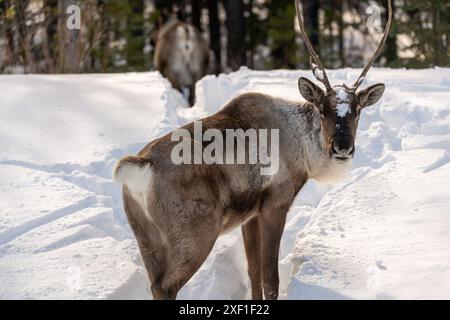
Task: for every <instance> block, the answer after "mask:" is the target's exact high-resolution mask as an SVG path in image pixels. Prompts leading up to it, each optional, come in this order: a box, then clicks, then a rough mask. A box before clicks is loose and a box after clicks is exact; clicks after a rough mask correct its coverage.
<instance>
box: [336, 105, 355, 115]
mask: <svg viewBox="0 0 450 320" xmlns="http://www.w3.org/2000/svg"><path fill="white" fill-rule="evenodd" d="M336 113H337V115H338V117H341V118H345V116H346V115H347V114H349V113H352V110H351V109H350V106H349V104H348V103H338V104H337V106H336Z"/></svg>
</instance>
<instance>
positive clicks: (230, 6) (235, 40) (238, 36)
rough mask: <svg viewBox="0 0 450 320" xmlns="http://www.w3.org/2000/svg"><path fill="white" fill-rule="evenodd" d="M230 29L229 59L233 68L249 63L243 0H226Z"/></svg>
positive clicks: (229, 64) (229, 63)
mask: <svg viewBox="0 0 450 320" xmlns="http://www.w3.org/2000/svg"><path fill="white" fill-rule="evenodd" d="M224 5H225V11H226V15H227V20H226V26H227V31H228V43H227V60H228V67H229V68H230V69H231V70H237V69H239V67H241V66H244V65H247V59H246V52H245V35H246V33H245V18H244V1H243V0H225V3H224Z"/></svg>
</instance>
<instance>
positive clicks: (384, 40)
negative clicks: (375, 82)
mask: <svg viewBox="0 0 450 320" xmlns="http://www.w3.org/2000/svg"><path fill="white" fill-rule="evenodd" d="M388 2H389V3H388V7H389V9H388V11H389V13H388V16H389V17H388V21H387V24H386V27H385V29H384V34H383V38H382V39H381V42H380V44H379V45H378V48H377V50H376V51H375V53H374V55H373V56H372V58H371V59H370V61H369V63H368V64H367V65H366V66H365V67H364V70H363V71H362V73H361V75H360V76H359V78H358V80H356V82H355V84H354V85H353V88H352V89H353V90H356V89H358V87H359V86H360V85H361V84H362V82H363V80H364V78H365V76H366V74H367V72H368V71H369V70H370V68H371V67H372V66H373V64H374V63H375V61H376V60H377V59H378V57H379V56H380V54H381V52H382V51H383V48H384V45H385V43H386V39H387V37H388V35H389V31H390V30H391V25H392V15H393V13H392V3H391V0H388Z"/></svg>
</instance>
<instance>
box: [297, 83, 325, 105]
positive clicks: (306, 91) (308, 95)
mask: <svg viewBox="0 0 450 320" xmlns="http://www.w3.org/2000/svg"><path fill="white" fill-rule="evenodd" d="M298 89H299V90H300V93H301V95H302V96H303V98H305V99H306V101H309V102H311V103H313V104H314V105H315V106H316V107H318V108H320V107H321V105H322V102H323V98H324V96H325V94H324V92H323V90H322V89H321V88H320V87H319V86H317V85H315V84H314V83H313V82H311V81H310V80H308V79H306V78H303V77H302V78H300V79H298Z"/></svg>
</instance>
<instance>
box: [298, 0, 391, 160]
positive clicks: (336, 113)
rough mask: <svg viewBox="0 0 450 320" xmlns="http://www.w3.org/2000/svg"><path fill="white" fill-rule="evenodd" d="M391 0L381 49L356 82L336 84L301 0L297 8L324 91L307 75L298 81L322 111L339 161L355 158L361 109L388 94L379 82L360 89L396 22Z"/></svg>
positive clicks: (330, 147) (324, 129) (327, 142)
mask: <svg viewBox="0 0 450 320" xmlns="http://www.w3.org/2000/svg"><path fill="white" fill-rule="evenodd" d="M388 1H389V10H388V11H389V12H388V21H387V24H386V27H385V30H384V34H383V37H382V39H381V41H380V44H379V45H378V48H377V50H376V51H375V53H374V55H373V56H372V58H371V59H370V61H369V63H368V64H367V65H366V66H365V68H364V69H363V71H362V73H361V75H360V76H359V78H358V80H357V81H356V82H355V83H354V84H353V85H352V86H348V85H346V84H341V85H337V86H332V85H331V84H330V81H329V80H328V76H327V73H326V71H325V68H324V67H323V65H322V62H321V61H320V58H319V56H318V55H317V53H316V52H315V51H314V48H313V46H312V44H311V41H310V40H309V37H308V35H307V33H306V31H305V25H304V20H303V14H302V7H301V3H300V2H301V1H300V0H296V9H297V16H298V22H299V25H300V33H301V36H302V37H303V40H304V42H305V46H306V48H307V50H308V52H309V54H310V56H311V58H310V61H311V68H312V71H313V74H314V77H315V78H316V79H317V80H318V81H319V82H321V83H322V84H323V85H324V86H325V90H322V88H320V87H319V86H318V85H316V84H314V83H313V82H311V81H310V80H308V79H306V78H303V77H302V78H300V79H299V82H298V86H299V90H300V93H301V94H302V96H303V97H304V98H305V99H306V100H307V101H308V102H310V103H312V104H314V106H315V107H316V108H317V109H318V110H319V112H320V115H321V125H322V134H323V138H324V140H325V145H326V146H327V148H328V150H327V151H328V153H329V155H330V157H332V158H334V159H336V160H338V161H346V160H349V159H351V158H353V155H354V152H355V142H354V141H355V137H356V129H357V127H358V122H359V116H360V113H361V110H362V109H363V108H365V107H367V106H370V105H373V104H375V103H376V102H378V100H379V99H380V98H381V96H382V95H383V93H384V88H385V87H384V84H382V83H379V84H375V85H373V86H370V87H368V88H365V89H362V90H358V88H359V87H360V86H361V84H362V83H363V81H364V78H365V76H366V74H367V72H368V71H369V69H370V68H371V67H372V65H373V64H374V62H375V61H376V60H377V58H378V57H379V56H380V54H381V52H382V50H383V48H384V45H385V42H386V38H387V36H388V34H389V30H390V28H391V24H392V4H391V0H388Z"/></svg>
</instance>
